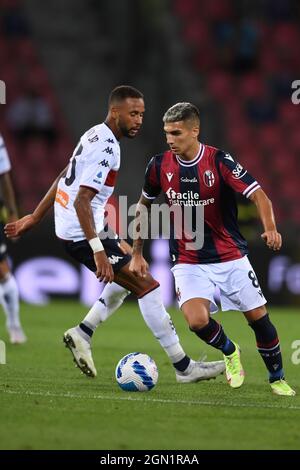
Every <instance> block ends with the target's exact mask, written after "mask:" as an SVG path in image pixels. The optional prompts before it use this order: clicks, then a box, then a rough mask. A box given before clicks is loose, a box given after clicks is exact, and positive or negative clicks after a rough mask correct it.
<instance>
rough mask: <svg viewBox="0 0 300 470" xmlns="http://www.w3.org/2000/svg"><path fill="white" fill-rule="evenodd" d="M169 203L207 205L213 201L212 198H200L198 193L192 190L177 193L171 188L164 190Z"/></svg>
mask: <svg viewBox="0 0 300 470" xmlns="http://www.w3.org/2000/svg"><path fill="white" fill-rule="evenodd" d="M166 195H167V197H168V199H169V204H171V205H178V206H207V205H209V204H213V203H214V202H215V200H214V198H210V199H200V194H199V193H196V192H194V191H187V192H185V193H177V192H176V191H174V189H173V188H169V189H168V190H167V191H166Z"/></svg>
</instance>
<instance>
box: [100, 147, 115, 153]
mask: <svg viewBox="0 0 300 470" xmlns="http://www.w3.org/2000/svg"><path fill="white" fill-rule="evenodd" d="M102 152H106V153H108V155H112V154H113V153H114V152H113V149H112V148H111V147H106V148H105V149H103V150H102Z"/></svg>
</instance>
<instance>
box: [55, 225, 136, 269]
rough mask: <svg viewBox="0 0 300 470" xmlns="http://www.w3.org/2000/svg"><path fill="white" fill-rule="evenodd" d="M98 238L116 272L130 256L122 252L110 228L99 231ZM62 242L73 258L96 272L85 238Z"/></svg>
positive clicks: (90, 250) (116, 237)
mask: <svg viewBox="0 0 300 470" xmlns="http://www.w3.org/2000/svg"><path fill="white" fill-rule="evenodd" d="M99 238H100V239H101V241H102V245H103V248H104V250H105V253H106V256H107V257H108V259H109V262H110V264H111V265H112V268H113V271H114V272H115V273H117V272H118V271H120V269H121V268H123V266H125V265H126V264H127V263H129V262H130V260H131V256H130V255H129V254H126V255H125V254H124V253H123V251H122V250H121V248H120V238H119V236H118V235H117V234H116V233H115V232H114V231H113V230H111V229H110V228H105V232H104V231H103V232H100V233H99ZM62 243H63V246H64V248H65V250H66V252H67V253H68V254H69V255H71V256H72V258H73V259H75V260H76V261H78V262H79V263H81V264H84V265H85V266H86V267H87V268H88V269H90V270H91V271H93V272H96V265H95V261H94V253H93V250H92V249H91V247H90V245H89V242H88V241H87V240H80V241H79V242H73V241H68V240H62Z"/></svg>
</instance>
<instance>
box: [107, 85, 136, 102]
mask: <svg viewBox="0 0 300 470" xmlns="http://www.w3.org/2000/svg"><path fill="white" fill-rule="evenodd" d="M126 98H141V99H143V98H144V95H143V93H141V92H140V91H139V90H137V88H134V87H133V86H129V85H120V86H117V87H116V88H114V89H113V90H112V92H111V93H110V95H109V99H108V105H111V104H114V103H120V102H121V101H124V100H126Z"/></svg>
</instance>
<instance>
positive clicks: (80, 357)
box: [63, 327, 97, 377]
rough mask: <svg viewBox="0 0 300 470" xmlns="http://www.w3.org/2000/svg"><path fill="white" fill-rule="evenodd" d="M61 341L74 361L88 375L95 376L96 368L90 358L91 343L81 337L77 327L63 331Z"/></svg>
mask: <svg viewBox="0 0 300 470" xmlns="http://www.w3.org/2000/svg"><path fill="white" fill-rule="evenodd" d="M63 341H64V343H65V345H66V347H67V348H69V350H70V351H71V353H72V355H73V359H74V362H75V363H76V365H77V366H78V367H79V369H80V370H81V371H82V372H83V373H84V374H85V375H87V376H88V377H96V375H97V370H96V368H95V365H94V361H93V358H92V352H91V345H90V343H89V341H88V340H87V339H85V338H83V336H82V334H81V333H80V331H79V328H78V327H75V328H70V329H69V330H67V331H66V332H65V333H64V336H63Z"/></svg>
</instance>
